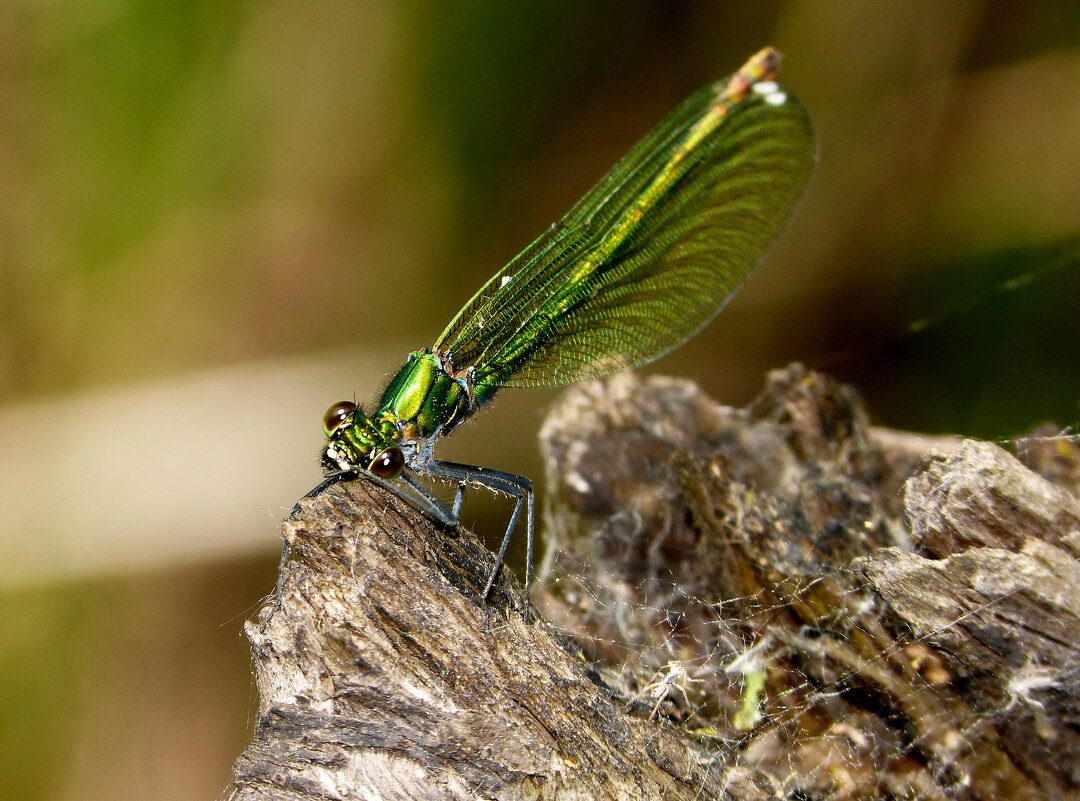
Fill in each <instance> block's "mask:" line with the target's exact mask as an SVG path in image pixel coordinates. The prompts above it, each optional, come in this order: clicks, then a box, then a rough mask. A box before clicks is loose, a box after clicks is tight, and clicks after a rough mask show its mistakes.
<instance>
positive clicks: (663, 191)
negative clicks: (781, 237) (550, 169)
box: [435, 50, 814, 401]
mask: <svg viewBox="0 0 1080 801" xmlns="http://www.w3.org/2000/svg"><path fill="white" fill-rule="evenodd" d="M778 59H779V57H778V55H777V54H776V53H775V51H772V50H764V51H762V52H761V53H759V54H758V55H757V56H755V57H754V59H751V61H750V62H748V63H747V65H746V66H744V67H743V68H742V69H741V70H740V71H739V72H737V73H735V75H733V76H731V77H730V78H727V79H725V80H723V81H721V82H719V83H717V84H714V85H712V86H709V87H706V88H705V89H702V90H701V91H699V92H698V93H696V94H695V95H693V96H692V97H690V98H689V99H688V100H686V101H685V102H684V103H683V104H682V105H681V106H679V107H678V108H677V109H676V110H675V111H673V112H672V113H671V114H669V115H668V116H667V117H666V118H665V119H664V120H663V121H662V122H661V123H660V124H659V125H658V126H657V127H656V128H655V129H654V130H653V131H651V132H650V133H649V134H648V135H647V136H646V137H645V138H644V139H643V140H642V141H640V142H639V143H638V144H637V145H636V146H635V147H634V148H633V150H631V151H630V152H629V153H628V154H627V155H626V156H624V157H623V158H622V160H620V161H619V163H618V164H616V165H615V167H614V168H613V169H612V170H611V171H610V172H609V173H608V174H607V175H606V176H604V178H603V179H602V180H601V181H600V182H599V183H598V184H597V185H596V186H595V187H593V188H592V189H591V190H590V191H589V192H588V194H586V195H585V197H583V198H582V199H581V200H580V201H579V202H578V203H577V205H576V206H574V208H573V209H571V211H570V212H569V213H568V214H567V215H566V216H565V217H564V218H563V219H562V220H561V221H559V222H558V223H556V224H555V225H554V226H552V227H551V228H550V229H548V230H547V231H546V232H545V233H544V234H542V235H541V236H540V237H539V238H538V239H537V240H536V241H535V242H533V243H532V244H531V245H530V246H529V247H528V248H527V249H526V250H525V251H524V252H523V253H521V254H520V255H519V256H517V258H515V259H514V260H513V261H511V262H510V263H509V264H508V265H506V267H504V268H503V269H502V270H500V271H499V272H498V273H497V274H496V275H495V276H494V277H493V278H492V279H491V280H490V281H489V282H488V283H487V284H486V285H485V286H484V287H483V288H482V289H481V290H480V291H479V292H478V293H477V294H476V295H475V296H474V297H473V298H472V300H470V301H469V303H468V304H466V306H465V308H464V309H462V310H461V311H460V312H459V313H458V315H457V317H456V318H455V319H454V321H453V322H452V323H451V324H450V325H449V326H448V327H447V329H446V331H444V332H443V334H442V336H441V337H440V338H439V340H438V342H437V343H436V344H435V350H436V351H437V352H439V353H442V354H447V355H449V357H450V359H451V361H452V363H453V365H454V368H455V369H456V370H461V369H464V368H468V367H470V366H472V367H475V376H474V381H475V386H476V391H477V397H478V399H480V400H481V401H482V400H483V399H485V398H486V397H488V396H489V395H490V393H492V392H494V390H495V389H496V388H498V387H536V386H555V385H560V384H569V383H573V382H575V381H582V380H585V379H590V378H599V377H602V376H606V375H610V374H612V373H615V372H618V371H620V370H623V369H626V368H630V367H636V366H639V365H642V364H645V363H647V362H649V361H652V360H653V359H655V358H657V357H658V356H660V355H662V354H664V353H666V352H667V351H669V350H671V349H672V348H674V347H676V346H678V345H680V344H681V343H683V342H685V341H686V340H687V339H688V338H689V337H690V336H692V335H693V334H694V333H695V332H696V331H698V330H699V329H700V328H701V327H702V326H704V325H705V324H706V323H707V322H708V321H709V320H710V319H712V317H713V316H714V315H715V314H716V313H717V312H718V311H720V309H721V308H722V307H723V305H724V303H725V302H726V301H727V300H728V298H730V297H731V295H733V294H734V293H735V291H736V290H737V289H738V288H739V286H740V285H741V284H742V283H743V281H744V280H745V279H746V278H747V276H748V275H749V274H750V272H751V271H752V270H753V268H754V266H755V265H756V264H757V262H758V261H759V260H760V259H761V257H762V255H763V254H764V253H765V251H766V250H767V249H768V247H769V245H770V244H771V243H772V241H773V240H774V239H775V238H776V237H777V235H778V234H779V233H780V232H781V231H782V230H783V228H784V227H785V225H786V224H787V221H788V219H789V217H790V216H791V213H792V211H793V210H794V208H795V206H796V205H797V204H798V202H799V199H800V198H801V196H802V194H803V191H804V189H805V186H806V183H807V180H808V179H809V175H810V170H811V167H812V165H813V160H814V145H813V134H812V131H811V128H810V122H809V119H808V117H807V114H806V112H805V110H804V109H803V107H802V106H801V105H800V104H799V103H798V101H797V100H796V99H795V98H794V97H792V96H791V95H790V94H788V93H786V92H785V91H784V90H782V89H781V88H780V87H778V86H777V85H776V84H775V83H772V82H771V81H770V80H768V79H769V78H771V76H772V74H773V73H774V72H775V69H776V66H777V64H778Z"/></svg>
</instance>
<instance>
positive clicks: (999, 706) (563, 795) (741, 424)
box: [233, 366, 1080, 801]
mask: <svg viewBox="0 0 1080 801" xmlns="http://www.w3.org/2000/svg"><path fill="white" fill-rule="evenodd" d="M542 439H543V443H544V450H545V455H546V458H547V465H548V479H549V482H548V483H549V488H550V490H549V495H548V500H547V503H546V508H545V513H544V515H543V516H542V519H543V521H544V523H543V527H544V529H545V530H546V539H547V545H548V550H547V555H546V558H545V563H544V565H543V568H542V570H541V573H540V577H539V580H538V582H537V585H536V587H535V588H534V592H533V598H534V599H535V600H536V603H537V609H533V608H532V607H531V606H530V605H529V602H528V601H527V599H526V597H525V595H524V593H523V592H522V590H521V588H520V586H519V585H518V584H517V582H516V581H515V579H514V578H513V576H512V575H511V573H510V571H509V570H504V571H503V573H502V577H501V578H500V581H499V582H498V584H497V585H496V589H495V592H494V593H493V597H492V598H491V599H490V601H489V602H488V603H486V604H485V603H482V602H481V601H480V599H479V598H478V592H479V590H480V588H481V587H482V586H483V582H484V578H485V577H486V575H487V571H488V570H489V569H490V567H491V564H492V561H491V560H492V557H491V555H490V553H488V552H487V551H486V550H485V549H484V548H483V546H482V545H481V544H480V543H479V542H478V541H477V540H476V538H475V537H474V536H473V535H472V534H471V533H470V532H468V531H465V530H461V529H458V530H452V531H451V530H445V529H443V528H440V527H438V526H436V525H434V524H433V523H431V521H429V520H428V519H426V518H425V517H424V516H423V515H422V514H420V513H419V512H417V511H415V510H413V509H412V508H411V507H409V506H408V505H407V504H405V503H403V502H402V501H400V500H399V499H398V498H396V497H394V496H392V495H390V494H388V493H386V492H384V491H383V490H381V489H380V488H378V487H375V486H373V485H370V484H368V483H367V482H362V481H357V482H352V483H350V484H348V485H344V486H341V487H340V488H337V489H335V490H333V491H331V492H328V493H326V494H324V495H323V496H321V497H319V498H317V499H314V500H312V501H305V502H304V504H303V505H302V507H303V508H302V513H301V514H300V515H299V516H298V517H297V518H296V519H295V520H292V521H289V522H287V523H286V524H285V536H286V538H287V539H288V540H289V541H290V542H291V543H292V545H293V549H294V554H295V556H294V559H293V561H291V562H290V563H289V565H287V567H286V569H285V576H284V593H283V596H282V600H281V604H280V606H276V605H270V606H268V607H267V608H266V609H264V610H263V611H262V612H261V614H260V615H259V617H258V619H257V620H255V621H253V622H252V623H250V624H249V625H248V628H247V632H248V636H249V638H250V639H251V642H252V648H253V653H254V659H255V668H256V681H257V684H258V688H259V695H260V704H259V717H258V723H257V727H256V731H255V737H254V740H253V742H252V744H251V745H250V746H249V747H248V748H247V749H246V750H245V752H244V754H243V755H242V756H241V757H240V759H239V760H238V761H237V764H236V790H235V791H234V794H233V797H234V798H236V799H245V800H247V799H281V800H282V801H284V799H290V800H292V799H330V798H334V799H345V798H357V799H367V798H386V799H406V798H408V799H466V798H469V799H472V798H484V799H519V798H522V799H523V798H537V799H554V798H559V799H567V798H582V799H585V798H588V799H659V798H665V799H670V798H675V799H677V798H731V799H757V798H774V797H789V798H794V797H800V798H810V797H814V798H826V797H830V798H831V797H836V798H868V799H869V798H881V797H912V798H972V799H986V800H987V801H989V800H990V799H999V798H1016V799H1027V798H1031V799H1041V798H1048V799H1049V798H1070V797H1077V794H1078V792H1080V747H1078V743H1080V732H1078V723H1080V714H1078V712H1080V700H1078V699H1080V670H1078V665H1080V659H1078V653H1080V651H1078V649H1080V601H1078V599H1077V596H1076V593H1075V590H1074V588H1075V587H1076V586H1077V580H1078V579H1080V567H1078V562H1077V556H1078V553H1080V504H1078V502H1077V500H1076V497H1075V495H1074V493H1075V492H1076V490H1077V486H1076V477H1077V476H1080V469H1078V468H1077V465H1080V457H1078V455H1077V448H1076V445H1075V443H1073V442H1071V441H1070V440H1068V439H1066V438H1060V439H1050V438H1042V439H1033V440H1031V441H1030V442H1028V443H1027V445H1026V447H1025V448H1024V453H1025V455H1026V457H1027V459H1028V461H1029V463H1030V464H1032V465H1033V466H1036V467H1038V468H1040V469H1041V470H1042V471H1043V472H1044V474H1045V475H1046V476H1048V478H1049V479H1052V481H1053V482H1056V483H1051V481H1050V480H1047V479H1045V478H1042V477H1040V476H1039V475H1038V474H1036V473H1035V472H1033V471H1032V470H1030V469H1028V468H1027V467H1025V466H1024V465H1023V464H1021V463H1020V462H1019V461H1018V460H1017V459H1016V458H1014V457H1012V456H1010V455H1008V454H1007V453H1006V452H1005V451H1003V450H1002V449H1000V448H998V447H997V446H993V445H988V444H986V443H964V444H961V443H960V442H959V441H951V440H943V441H940V442H938V443H936V444H937V446H938V448H939V450H942V451H949V452H951V453H950V455H947V456H946V455H939V456H933V457H929V456H928V454H927V447H926V445H925V444H924V441H923V440H921V439H919V438H917V437H915V436H914V435H905V434H901V433H897V432H887V431H881V430H878V429H873V428H871V427H870V426H869V425H868V423H867V420H866V414H865V412H864V411H863V409H862V406H861V404H860V402H859V401H858V399H857V397H856V396H855V394H854V393H853V392H852V391H850V390H848V389H846V388H843V387H840V386H837V385H835V384H832V383H831V382H829V381H828V380H826V379H824V378H822V377H821V376H818V375H815V374H813V373H808V372H807V371H805V370H804V369H802V368H800V367H797V366H796V367H791V368H788V369H787V370H785V371H778V372H777V373H774V374H772V375H771V376H770V381H769V384H768V386H767V388H766V390H765V392H764V393H763V394H762V396H761V397H760V398H759V399H758V400H757V401H755V402H754V403H753V404H751V406H750V407H748V408H747V409H745V410H736V409H730V408H726V407H722V406H718V405H716V404H715V403H713V402H712V401H710V400H709V399H708V398H706V397H705V396H703V395H702V394H701V393H700V391H698V390H697V389H696V388H695V387H694V386H693V385H692V384H690V383H688V382H684V381H674V380H670V379H651V380H649V381H641V380H640V379H638V378H636V377H635V376H633V375H623V376H618V377H615V378H613V379H610V380H608V381H605V382H597V383H592V384H586V385H582V386H580V387H577V388H574V389H572V390H571V391H570V392H569V393H567V395H566V396H565V397H564V400H563V401H562V402H561V403H560V404H559V405H558V406H557V408H555V409H554V410H553V411H552V413H551V415H550V416H549V418H548V420H547V422H546V423H545V426H544V429H543V436H542ZM913 476H914V478H912V477H913ZM908 479H910V480H908ZM905 482H906V484H905ZM537 610H539V611H537Z"/></svg>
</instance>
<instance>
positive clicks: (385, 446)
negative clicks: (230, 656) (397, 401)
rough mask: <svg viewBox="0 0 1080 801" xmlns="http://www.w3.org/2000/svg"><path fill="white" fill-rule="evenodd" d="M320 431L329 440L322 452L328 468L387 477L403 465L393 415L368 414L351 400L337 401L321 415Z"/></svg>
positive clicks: (403, 459)
mask: <svg viewBox="0 0 1080 801" xmlns="http://www.w3.org/2000/svg"><path fill="white" fill-rule="evenodd" d="M323 433H324V434H326V436H327V439H329V440H330V441H329V442H328V443H327V445H326V450H324V451H323V455H322V465H323V467H324V468H325V469H326V470H327V471H330V472H337V471H340V470H347V471H357V470H366V471H368V472H370V473H374V474H375V475H377V476H379V477H380V478H387V479H390V478H397V477H398V476H399V475H400V474H401V471H402V470H403V469H404V468H405V456H404V454H403V453H402V452H401V449H400V448H399V447H398V443H399V441H400V440H401V431H400V428H399V426H398V425H397V421H396V418H395V417H394V416H393V415H392V414H387V413H383V414H380V415H378V416H376V417H368V416H367V415H366V414H364V410H363V409H361V408H360V407H359V406H357V405H356V404H355V403H353V402H352V401H339V402H338V403H335V404H334V405H333V406H331V407H330V408H329V409H327V410H326V414H324V415H323Z"/></svg>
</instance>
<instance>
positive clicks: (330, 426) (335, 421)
mask: <svg viewBox="0 0 1080 801" xmlns="http://www.w3.org/2000/svg"><path fill="white" fill-rule="evenodd" d="M355 411H356V404H355V403H353V402H352V401H338V402H337V403H335V404H334V405H333V406H331V407H330V408H329V409H327V410H326V414H324V415H323V419H322V430H323V433H324V434H326V436H328V437H329V436H331V435H332V434H333V433H334V432H335V431H337V430H338V428H339V427H340V426H341V424H342V423H344V422H345V421H346V420H348V419H349V415H351V414H352V413H353V412H355Z"/></svg>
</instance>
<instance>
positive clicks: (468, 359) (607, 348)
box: [283, 48, 814, 599]
mask: <svg viewBox="0 0 1080 801" xmlns="http://www.w3.org/2000/svg"><path fill="white" fill-rule="evenodd" d="M779 61H780V57H779V54H778V53H777V52H776V51H775V50H772V49H771V48H766V49H764V50H762V51H761V52H759V53H757V54H756V55H755V56H753V57H752V58H751V59H750V60H749V61H748V62H747V63H746V64H745V65H743V67H742V68H741V69H740V70H739V71H738V72H736V73H735V74H733V75H731V76H730V77H728V78H725V79H724V80H722V81H719V82H717V83H715V84H712V85H710V86H707V87H705V88H704V89H702V90H700V91H698V92H697V93H696V94H694V95H692V96H691V97H690V98H689V99H687V100H686V101H684V102H683V104H682V105H680V106H679V107H678V108H676V109H675V110H674V111H673V112H671V113H670V114H669V115H668V116H667V117H666V118H665V119H664V120H663V121H662V122H661V123H660V124H659V125H658V126H657V127H656V128H655V129H653V130H652V131H651V132H650V133H649V134H648V135H647V136H646V137H645V138H644V139H642V140H641V141H640V142H639V143H638V144H637V145H635V146H634V148H633V149H632V150H631V151H630V152H629V153H628V154H627V155H626V156H624V157H623V158H622V160H621V161H619V163H618V164H616V165H615V167H614V168H612V170H611V171H610V172H609V173H608V174H607V175H605V176H604V177H603V178H602V179H601V180H600V182H599V183H598V184H597V185H596V186H595V187H593V188H592V189H591V190H590V191H589V192H588V193H587V194H586V195H585V197H583V198H582V199H581V200H580V201H578V203H577V205H576V206H574V207H573V208H572V209H571V210H570V212H569V213H568V214H567V215H566V216H565V217H563V218H562V219H561V220H560V221H559V222H557V223H556V224H555V225H553V226H551V227H550V228H549V229H548V230H547V231H545V232H544V233H543V234H541V235H540V237H539V238H538V239H537V240H536V241H535V242H533V243H532V244H531V245H530V246H529V247H528V248H526V249H525V251H524V252H522V253H521V254H520V255H519V256H517V258H515V259H514V260H513V261H511V262H510V263H509V264H507V265H506V266H505V267H504V268H503V269H502V270H500V271H499V272H497V273H496V274H495V275H494V276H493V277H492V278H491V280H490V281H488V282H487V284H485V285H484V286H483V288H481V290H480V291H479V292H477V293H476V295H474V296H473V298H472V299H471V300H470V301H469V302H468V303H467V304H465V308H463V309H462V310H461V311H460V312H458V314H457V316H456V317H455V318H454V320H453V322H451V323H450V325H449V326H447V328H446V330H445V331H443V333H442V335H441V336H440V337H439V338H438V339H437V340H436V342H435V344H434V346H433V347H431V348H430V349H425V350H422V351H417V352H414V353H411V354H410V355H409V358H408V361H406V363H405V365H404V366H403V367H402V368H401V369H400V370H399V371H398V373H397V374H396V375H395V376H394V377H393V378H392V379H391V380H390V383H389V385H388V386H387V387H386V390H385V391H384V392H383V394H382V397H381V399H380V400H379V402H378V403H377V404H376V405H375V407H374V409H373V411H371V412H370V413H367V412H364V411H363V410H362V409H361V408H359V407H358V406H357V405H356V404H355V403H352V402H350V401H342V402H340V403H335V404H334V405H333V406H331V407H330V408H329V409H328V410H327V412H326V415H325V416H324V418H323V429H324V433H325V434H326V436H327V438H328V440H329V441H328V444H327V446H326V448H325V450H324V452H323V457H322V464H323V467H324V468H325V469H326V470H327V471H328V472H327V473H326V475H325V476H324V481H323V482H322V483H321V484H320V485H319V486H318V487H316V488H315V489H313V490H312V491H311V492H310V493H308V495H309V496H313V495H317V494H318V493H320V492H322V491H323V490H324V489H326V488H327V487H329V486H330V485H332V484H334V483H336V482H338V481H342V480H348V479H354V478H358V477H363V478H365V479H367V480H369V481H373V482H375V483H377V484H379V485H381V486H383V487H385V488H387V489H389V490H391V491H392V492H394V493H396V494H398V495H399V496H401V497H403V498H405V499H406V500H408V501H409V502H410V503H412V504H413V505H414V506H416V507H418V508H419V509H421V510H423V511H424V512H426V513H427V514H429V515H430V516H431V517H432V518H434V519H435V520H437V521H439V522H440V523H443V524H445V525H448V526H454V525H457V522H458V512H459V510H460V509H461V501H462V497H463V493H464V490H465V487H466V486H467V485H479V486H483V487H487V488H488V489H489V490H492V491H494V492H496V493H500V494H503V495H507V496H509V497H510V498H512V499H513V500H514V510H513V513H512V514H511V516H510V521H509V523H508V525H507V527H506V532H505V534H504V535H503V538H502V543H501V545H500V547H499V552H498V555H497V557H496V562H495V567H494V569H493V570H492V572H491V574H490V576H489V578H488V580H487V584H486V585H485V587H484V590H483V593H482V596H483V598H484V599H486V598H487V597H488V595H489V594H490V592H491V588H492V585H493V584H494V582H495V579H496V577H497V576H498V572H499V568H500V566H501V565H502V562H503V559H504V557H505V555H506V549H507V546H508V545H509V543H510V537H511V535H512V534H513V532H514V529H515V527H516V526H517V524H518V521H519V519H520V517H521V513H522V511H523V510H524V512H525V519H526V537H527V539H526V576H525V583H526V586H528V583H529V580H530V578H531V571H532V555H533V530H534V510H533V506H534V504H533V489H532V483H531V482H530V481H529V479H527V478H525V477H523V476H517V475H513V474H511V473H505V472H503V471H501V470H492V469H490V468H484V467H474V466H471V465H464V464H457V463H454V462H446V461H442V460H439V459H436V458H434V456H433V448H434V445H435V442H436V440H438V439H439V438H440V437H443V436H445V435H447V434H449V433H450V432H451V431H453V430H454V428H456V427H457V426H458V425H459V424H460V423H461V422H462V421H463V420H466V419H467V418H469V417H470V416H472V415H473V414H474V413H475V412H476V411H477V410H478V409H480V408H481V407H483V406H484V404H486V403H487V402H488V401H490V400H491V398H492V397H493V396H494V395H495V393H496V392H497V391H498V390H499V389H501V388H503V387H550V386H558V385H563V384H570V383H574V382H576V381H584V380H586V379H592V378H600V377H603V376H606V375H611V374H612V373H616V372H618V371H620V370H625V369H628V368H631V367H637V366H640V365H643V364H646V363H647V362H650V361H652V360H653V359H656V358H657V357H659V356H661V355H663V354H664V353H666V352H668V351H669V350H671V349H672V348H674V347H676V346H678V345H680V344H682V343H683V342H685V341H686V340H687V339H688V338H689V337H691V336H692V335H693V334H694V333H696V332H697V331H698V330H699V329H700V328H701V327H702V326H704V325H705V324H706V323H707V322H708V321H709V320H710V319H712V317H713V316H714V315H715V314H716V313H717V312H719V311H720V309H721V308H722V307H723V305H724V304H725V303H726V302H727V300H728V299H729V298H730V297H731V296H732V295H733V294H734V293H735V291H736V290H737V289H738V288H739V286H741V285H742V283H743V281H744V280H745V279H746V278H747V276H748V275H749V274H750V272H751V271H752V270H753V268H754V267H755V265H756V264H757V262H758V261H759V260H760V259H761V257H762V255H763V254H764V252H765V251H766V250H767V249H768V247H769V245H770V244H771V243H772V241H773V240H774V239H775V238H776V237H777V236H778V235H779V233H780V232H781V231H782V230H783V228H784V227H785V225H786V224H787V221H788V219H789V218H790V216H791V214H792V211H793V210H794V208H795V206H796V205H797V204H798V202H799V199H800V198H801V197H802V194H803V191H804V189H805V187H806V183H807V180H808V179H809V176H810V170H811V167H812V165H813V161H814V144H813V134H812V131H811V128H810V121H809V119H808V117H807V114H806V112H805V110H804V109H803V107H802V106H801V105H800V104H799V102H798V101H797V100H796V99H795V98H794V97H793V96H792V95H791V94H789V93H788V92H786V91H785V90H784V89H782V88H781V87H780V86H779V85H777V84H776V83H775V82H774V81H773V77H774V75H775V73H776V70H777V67H778V66H779ZM421 476H422V477H427V478H431V479H436V480H441V481H446V482H450V483H452V484H455V485H456V487H457V488H456V492H455V495H454V501H453V504H452V505H448V504H446V503H444V502H443V501H442V500H441V499H440V498H438V497H437V496H436V495H435V494H434V493H433V492H432V491H431V490H430V489H429V488H428V487H427V486H425V485H424V484H423V483H422V482H421V481H420V480H419V477H421ZM286 555H287V551H286V554H283V563H284V558H285V556H286Z"/></svg>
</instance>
